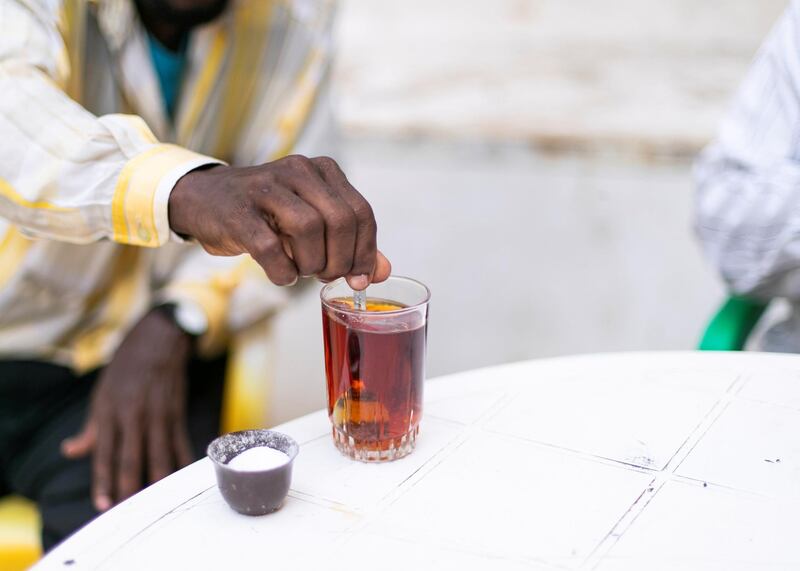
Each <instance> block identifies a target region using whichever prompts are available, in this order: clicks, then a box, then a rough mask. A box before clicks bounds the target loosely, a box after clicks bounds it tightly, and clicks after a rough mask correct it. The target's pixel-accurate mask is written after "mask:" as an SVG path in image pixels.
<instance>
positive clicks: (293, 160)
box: [282, 155, 311, 170]
mask: <svg viewBox="0 0 800 571" xmlns="http://www.w3.org/2000/svg"><path fill="white" fill-rule="evenodd" d="M282 162H283V163H284V164H285V165H286V166H287V167H288V168H290V169H292V170H308V169H310V168H311V162H310V161H309V160H308V158H306V157H304V156H303V155H289V156H287V157H284V158H283V160H282Z"/></svg>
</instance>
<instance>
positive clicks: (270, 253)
mask: <svg viewBox="0 0 800 571" xmlns="http://www.w3.org/2000/svg"><path fill="white" fill-rule="evenodd" d="M282 251H283V249H282V248H281V245H280V242H279V241H278V239H277V238H275V237H274V236H263V237H261V238H259V239H258V240H257V241H256V243H255V244H254V245H253V251H252V252H251V253H252V255H253V257H255V258H257V259H259V258H266V259H270V258H275V257H276V256H278V255H280V253H281V252H282Z"/></svg>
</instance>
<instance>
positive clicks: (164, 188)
mask: <svg viewBox="0 0 800 571" xmlns="http://www.w3.org/2000/svg"><path fill="white" fill-rule="evenodd" d="M59 4H60V3H59V2H44V1H41V2H39V1H35V0H0V216H3V217H4V218H6V219H8V220H9V221H11V222H12V223H13V224H15V225H17V226H18V227H19V228H20V229H21V230H22V231H23V232H24V233H26V234H28V235H31V236H40V237H44V238H48V239H53V240H60V241H65V242H72V243H78V244H85V243H90V242H94V241H98V240H103V239H108V240H113V241H115V242H118V243H120V244H129V245H134V246H148V247H156V246H161V245H163V244H164V243H166V242H167V241H168V240H169V239H170V237H171V236H174V235H173V234H172V233H171V232H170V229H169V218H168V212H167V204H168V200H169V194H170V192H171V190H172V188H173V187H174V185H175V183H176V182H177V181H178V179H179V178H180V177H182V176H183V175H184V174H186V173H187V172H189V171H190V170H193V169H195V168H197V167H199V166H202V165H205V164H211V163H218V162H220V161H217V160H216V159H213V158H210V157H206V156H203V155H199V154H197V153H194V152H191V151H188V150H186V149H184V148H181V147H178V146H174V145H166V144H160V143H159V142H158V141H157V140H156V138H155V137H154V136H153V134H152V133H151V132H150V130H149V129H148V127H147V126H146V124H145V123H144V121H143V120H142V119H141V118H139V117H136V116H131V115H106V116H102V117H96V116H94V115H92V114H91V113H89V112H88V111H87V110H86V109H84V108H83V107H81V106H80V105H79V104H78V103H76V102H75V101H73V100H72V99H70V98H69V96H68V95H67V94H66V93H65V91H64V88H65V86H66V84H67V81H68V78H69V64H68V58H67V57H66V48H65V46H64V42H63V39H62V37H61V35H60V33H59V29H58V23H59V12H60V10H59Z"/></svg>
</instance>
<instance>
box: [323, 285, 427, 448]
mask: <svg viewBox="0 0 800 571" xmlns="http://www.w3.org/2000/svg"><path fill="white" fill-rule="evenodd" d="M366 294H367V309H366V311H364V310H358V309H355V308H354V305H353V297H352V296H353V292H352V290H351V289H350V287H349V286H348V285H347V282H346V281H345V280H344V278H342V279H339V280H336V281H334V282H331V283H329V284H328V285H326V286H325V287H323V288H322V292H321V293H320V297H321V298H322V333H323V337H324V340H325V375H326V377H327V381H328V416H329V418H330V420H331V424H332V425H333V441H334V443H335V444H336V447H337V448H338V449H339V450H340V451H341V452H342V453H343V454H344V455H346V456H349V457H350V458H353V459H355V460H361V461H364V462H383V461H387V460H396V459H397V458H402V457H403V456H406V455H407V454H409V453H410V452H411V451H412V450H414V445H415V443H416V439H417V433H418V432H419V421H420V418H421V416H422V384H423V381H424V380H425V342H426V338H427V324H428V300H429V299H430V291H429V290H428V288H427V287H425V286H424V285H423V284H421V283H420V282H418V281H416V280H412V279H409V278H403V277H398V276H391V277H390V278H389V279H388V280H386V281H385V282H383V283H379V284H372V285H370V286H369V287H368V288H367V291H366Z"/></svg>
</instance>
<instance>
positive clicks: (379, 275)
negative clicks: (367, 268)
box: [370, 250, 392, 283]
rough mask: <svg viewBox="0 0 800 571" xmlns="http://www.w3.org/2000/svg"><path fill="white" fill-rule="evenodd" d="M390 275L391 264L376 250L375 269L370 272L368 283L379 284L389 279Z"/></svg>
mask: <svg viewBox="0 0 800 571" xmlns="http://www.w3.org/2000/svg"><path fill="white" fill-rule="evenodd" d="M391 273H392V263H391V262H390V261H389V259H388V258H387V257H386V256H384V255H383V252H381V251H380V250H378V255H377V257H376V259H375V269H374V270H372V275H371V276H370V281H371V282H372V283H380V282H383V281H386V280H387V279H389V275H390V274H391Z"/></svg>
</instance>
